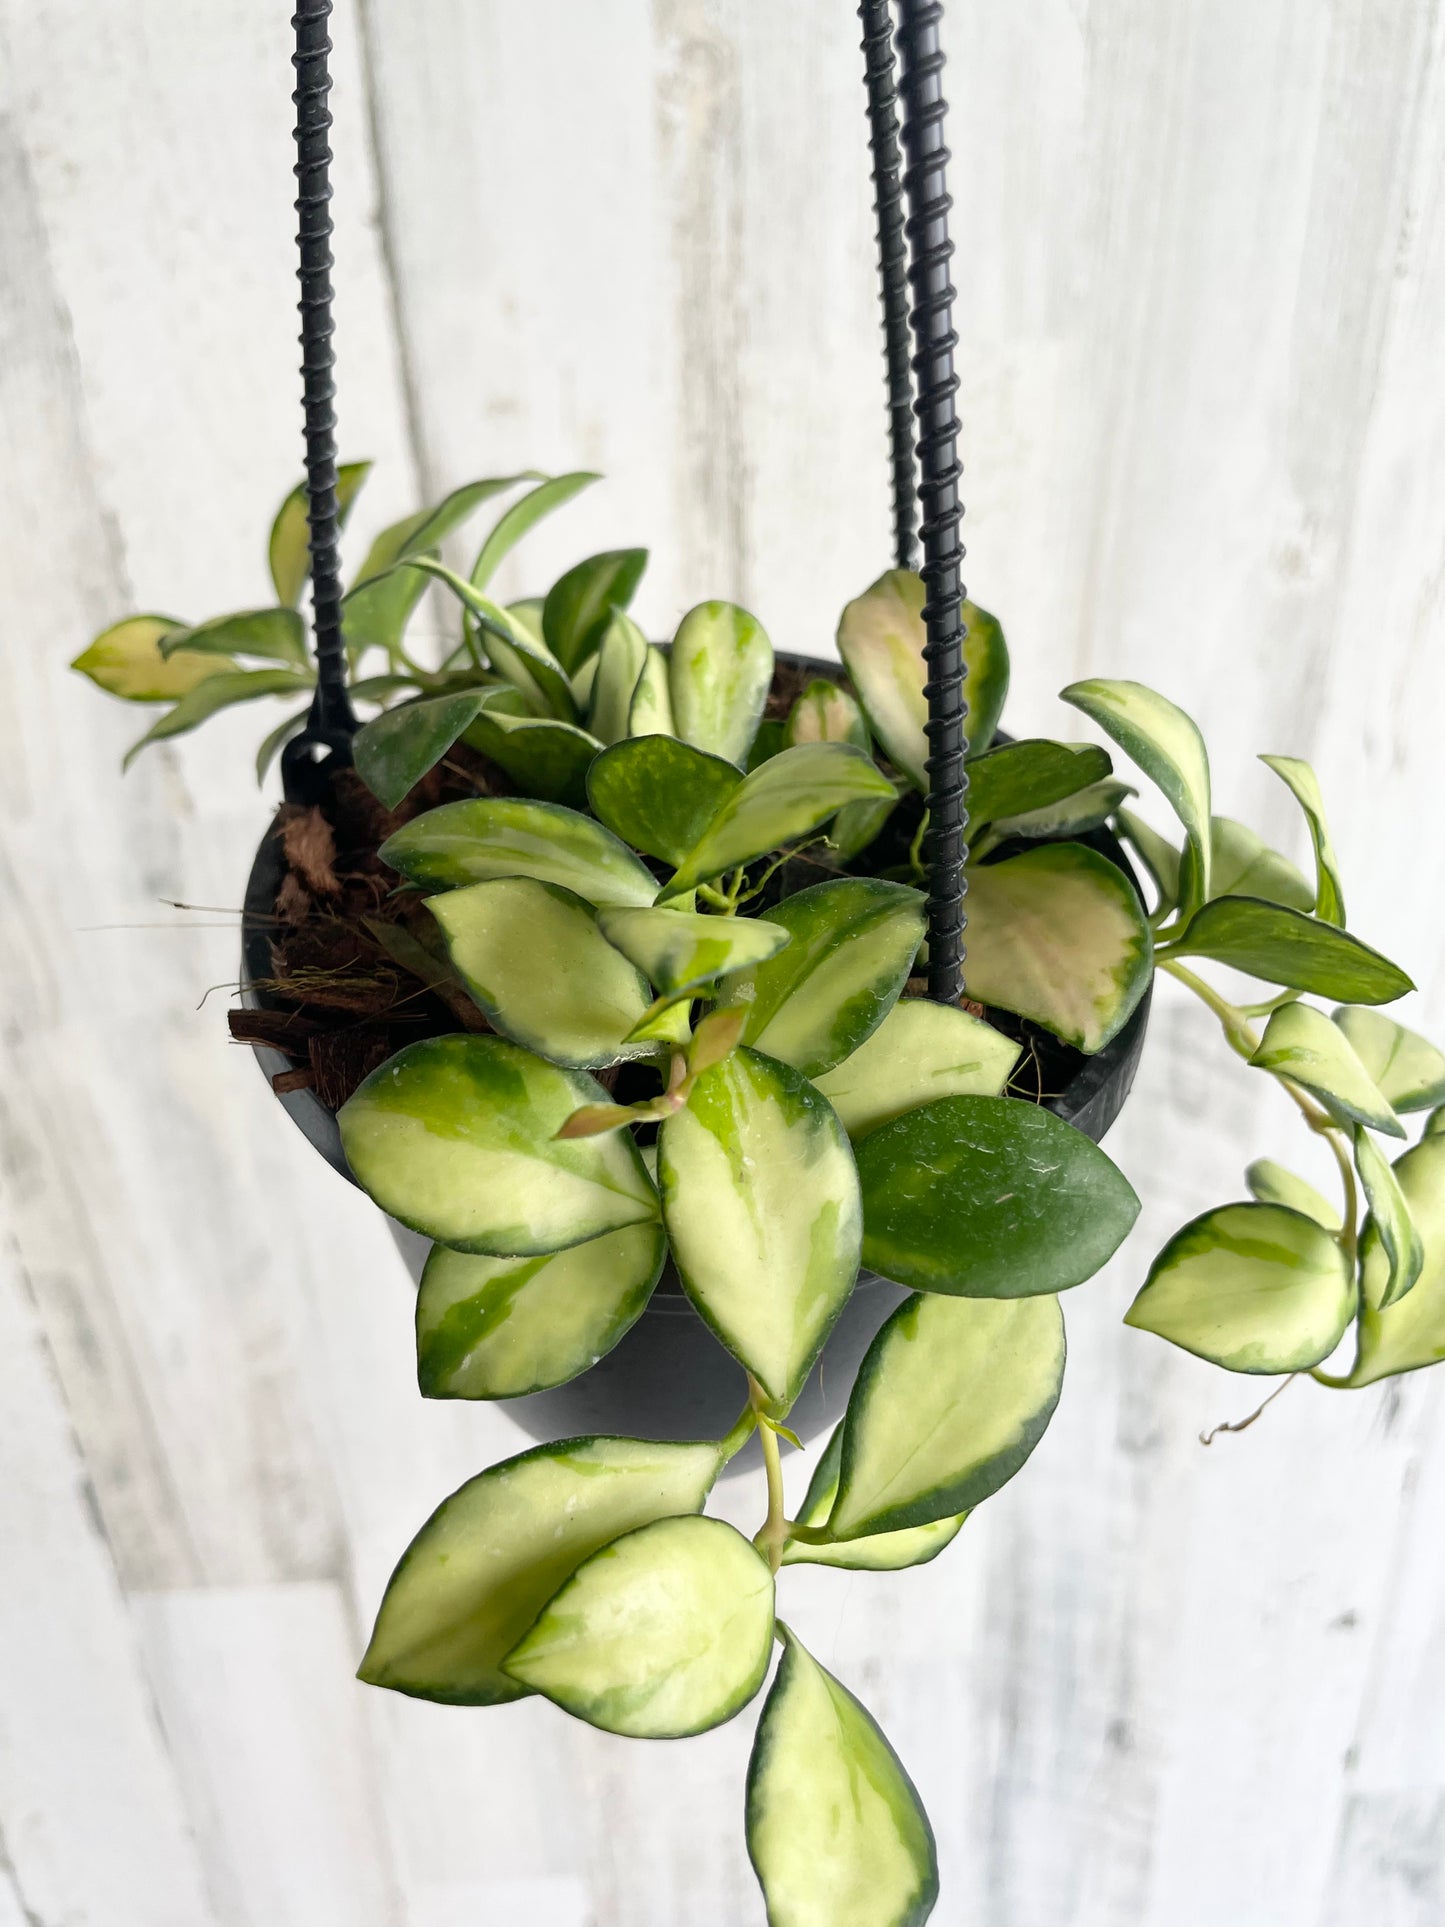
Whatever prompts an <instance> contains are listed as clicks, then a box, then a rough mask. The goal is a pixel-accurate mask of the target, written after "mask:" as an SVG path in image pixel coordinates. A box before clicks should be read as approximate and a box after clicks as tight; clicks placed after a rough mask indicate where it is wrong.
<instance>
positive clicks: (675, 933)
mask: <svg viewBox="0 0 1445 1927" xmlns="http://www.w3.org/2000/svg"><path fill="white" fill-rule="evenodd" d="M597 927H598V929H599V930H601V932H602V934H603V936H604V937H606V939H607V941H608V942H609V943H610V944H614V945H615V946H616V948H617V949H618V950H620V951H621V952H622V954H623V956H624V957H626V958H627V959H628V960H629V962H631V963H633V964H635V965H636V966H637V968H638V969H639V970H640V971H641V972H642V974H643V976H644V977H646V978H647V980H648V982H649V983H651V984H652V986H653V988H654V989H655V990H656V991H657V992H658V993H659V995H660V996H662V997H681V996H685V995H686V994H687V993H689V992H691V991H697V990H700V989H701V988H702V986H703V985H704V984H715V983H716V982H717V981H718V980H719V979H720V978H722V977H729V976H731V975H732V974H733V973H734V972H735V971H738V970H747V969H749V968H751V967H752V966H753V965H755V964H759V963H763V962H765V961H766V959H767V958H769V957H772V956H775V955H776V954H777V952H778V951H779V950H781V949H782V948H783V946H784V944H786V943H788V942H789V941H790V935H789V932H788V931H787V930H785V929H784V928H783V926H782V925H781V924H777V923H767V922H764V921H763V920H762V919H761V918H759V917H717V916H703V915H700V914H699V913H698V912H697V911H695V910H673V909H669V908H667V907H665V906H664V905H661V904H659V905H657V906H656V907H655V908H652V909H647V910H601V911H599V912H598V915H597Z"/></svg>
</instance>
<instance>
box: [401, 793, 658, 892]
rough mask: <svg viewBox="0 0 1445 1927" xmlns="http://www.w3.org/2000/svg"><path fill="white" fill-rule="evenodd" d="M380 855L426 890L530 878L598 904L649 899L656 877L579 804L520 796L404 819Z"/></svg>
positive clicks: (480, 799) (481, 799) (474, 800)
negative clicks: (574, 806)
mask: <svg viewBox="0 0 1445 1927" xmlns="http://www.w3.org/2000/svg"><path fill="white" fill-rule="evenodd" d="M378 854H379V855H380V857H381V860H382V862H383V863H389V864H390V865H391V867H392V868H393V869H394V870H400V871H401V873H402V875H403V876H405V877H408V878H410V880H411V881H412V882H413V883H419V884H421V885H422V886H423V887H424V888H426V889H429V890H452V889H456V888H457V887H458V886H460V885H462V884H466V883H481V882H483V881H485V880H487V879H489V878H491V877H515V876H529V877H536V878H537V879H538V880H539V882H542V883H560V884H561V885H562V887H563V889H564V890H572V891H575V892H576V894H577V895H578V896H579V897H581V898H583V899H584V901H585V902H587V903H591V904H596V905H598V906H601V905H604V904H643V903H651V902H652V900H653V898H654V897H655V896H656V895H657V887H658V886H657V879H656V878H655V877H654V876H653V875H652V873H651V871H649V870H647V869H645V868H644V867H643V865H642V864H641V863H639V862H638V860H637V858H636V857H635V856H634V855H633V854H632V852H631V850H629V849H628V848H627V846H626V844H625V843H619V842H618V840H617V838H616V837H615V836H614V835H613V834H612V832H611V831H610V830H608V829H604V828H603V826H602V825H601V824H600V823H594V822H593V820H592V819H591V817H589V816H583V815H582V814H581V812H580V811H578V810H569V809H564V808H562V806H561V805H560V804H557V803H536V802H532V801H530V800H527V799H525V798H522V797H513V796H477V797H468V798H467V799H466V800H465V801H463V802H460V803H443V804H442V806H441V807H440V809H435V810H428V811H427V812H426V813H425V815H423V816H416V817H413V818H412V820H411V822H410V823H406V824H403V826H402V827H401V829H399V830H398V831H397V832H396V834H395V835H394V836H391V837H388V839H387V840H386V842H385V843H383V844H382V846H381V849H380V851H379V852H378Z"/></svg>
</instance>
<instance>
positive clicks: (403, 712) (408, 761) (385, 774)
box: [351, 689, 486, 810]
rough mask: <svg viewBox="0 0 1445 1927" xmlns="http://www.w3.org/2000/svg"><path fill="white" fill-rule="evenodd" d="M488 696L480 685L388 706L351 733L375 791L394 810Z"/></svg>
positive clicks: (361, 767) (358, 762) (363, 772)
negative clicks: (454, 694) (459, 691)
mask: <svg viewBox="0 0 1445 1927" xmlns="http://www.w3.org/2000/svg"><path fill="white" fill-rule="evenodd" d="M485 701H486V697H485V695H484V694H483V692H482V691H481V690H479V689H475V690H469V691H466V692H464V693H463V694H460V695H456V696H429V697H423V698H422V699H421V700H420V701H419V702H414V703H398V704H397V706H396V708H395V709H384V710H382V712H381V714H380V715H379V716H373V718H372V719H371V721H370V722H369V723H365V724H363V726H362V727H361V728H360V729H359V730H358V731H357V732H356V735H355V736H354V737H353V738H352V745H351V748H352V755H353V756H354V758H355V760H356V768H357V771H358V772H359V774H360V776H361V779H362V781H363V782H364V783H365V784H366V786H367V788H368V789H369V790H370V791H371V793H372V795H373V796H376V797H379V798H380V800H381V801H382V802H383V803H384V804H385V805H386V807H387V808H388V809H389V810H394V809H395V808H396V806H397V804H398V803H400V802H401V800H402V798H403V797H405V796H407V795H408V794H409V793H410V792H411V790H412V789H413V788H414V787H415V785H416V784H418V783H419V782H420V781H421V779H422V777H423V776H425V775H426V773H427V771H428V770H429V769H432V768H433V767H434V766H435V765H436V764H437V763H439V762H440V761H441V759H442V758H443V756H445V755H446V753H447V751H448V750H449V749H450V748H451V746H452V744H453V743H454V742H455V741H456V740H457V738H458V737H459V736H460V735H461V734H462V733H463V731H464V730H465V729H466V728H467V726H468V724H470V723H472V722H474V721H475V720H476V717H477V714H478V712H479V711H480V710H481V708H482V707H483V705H484V703H485Z"/></svg>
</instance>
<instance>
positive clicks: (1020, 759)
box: [967, 737, 1112, 828]
mask: <svg viewBox="0 0 1445 1927" xmlns="http://www.w3.org/2000/svg"><path fill="white" fill-rule="evenodd" d="M1111 767H1112V766H1111V764H1110V762H1109V756H1108V752H1107V751H1106V750H1102V749H1099V748H1097V747H1096V746H1095V745H1094V744H1092V743H1090V744H1086V745H1085V746H1084V747H1083V748H1080V749H1073V748H1070V746H1069V745H1068V744H1067V743H1050V742H1046V741H1044V740H1043V739H1042V738H1041V737H1030V738H1028V739H1027V740H1026V741H1024V742H1021V743H1003V744H1000V746H999V747H998V748H997V749H990V750H986V751H985V752H984V753H983V754H982V755H981V756H972V757H970V758H969V762H968V799H967V800H968V820H969V823H970V825H971V826H972V827H974V828H978V827H981V826H982V825H983V824H985V823H996V822H997V821H998V820H999V818H1000V817H1006V816H1021V815H1023V814H1024V813H1025V812H1026V811H1029V810H1041V809H1044V808H1046V807H1047V806H1048V805H1049V804H1051V803H1059V802H1061V801H1062V800H1063V799H1064V798H1065V797H1068V796H1076V795H1077V794H1078V792H1079V791H1080V790H1082V789H1086V788H1087V787H1088V786H1089V785H1090V784H1092V783H1098V782H1100V781H1101V780H1102V779H1103V778H1104V777H1106V776H1107V775H1108V774H1109V771H1110V768H1111Z"/></svg>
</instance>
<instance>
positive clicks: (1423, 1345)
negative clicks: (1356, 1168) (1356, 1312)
mask: <svg viewBox="0 0 1445 1927" xmlns="http://www.w3.org/2000/svg"><path fill="white" fill-rule="evenodd" d="M1427 1133H1428V1127H1427ZM1394 1173H1395V1178H1396V1181H1397V1183H1398V1184H1399V1187H1400V1192H1401V1195H1402V1196H1403V1198H1404V1200H1405V1204H1406V1206H1407V1208H1408V1210H1409V1212H1410V1216H1411V1218H1412V1220H1413V1221H1414V1225H1415V1229H1416V1231H1417V1233H1418V1235H1419V1237H1420V1241H1421V1244H1422V1247H1423V1250H1424V1264H1423V1266H1422V1268H1421V1271H1420V1276H1419V1278H1418V1279H1417V1280H1416V1282H1415V1285H1414V1287H1413V1288H1412V1289H1411V1290H1410V1291H1409V1292H1408V1293H1407V1294H1406V1296H1405V1297H1404V1298H1402V1299H1400V1300H1399V1302H1398V1303H1396V1304H1393V1305H1389V1306H1386V1305H1385V1302H1384V1301H1385V1296H1386V1293H1387V1292H1388V1290H1389V1287H1390V1281H1391V1276H1392V1272H1393V1266H1392V1264H1391V1261H1390V1255H1389V1253H1388V1251H1387V1250H1386V1249H1385V1246H1384V1244H1383V1242H1382V1240H1381V1238H1380V1234H1379V1231H1378V1230H1377V1228H1376V1227H1375V1226H1374V1225H1373V1224H1370V1223H1367V1224H1366V1226H1365V1232H1364V1236H1363V1238H1362V1239H1361V1241H1360V1278H1361V1283H1362V1286H1363V1290H1364V1306H1363V1309H1362V1310H1361V1313H1360V1350H1359V1356H1358V1358H1357V1359H1356V1361H1355V1367H1354V1370H1353V1371H1352V1372H1351V1374H1350V1383H1351V1385H1373V1384H1374V1383H1375V1381H1376V1380H1377V1379H1381V1378H1390V1377H1393V1376H1394V1375H1395V1374H1396V1373H1397V1372H1414V1371H1418V1370H1419V1369H1420V1367H1421V1366H1423V1365H1435V1364H1438V1363H1439V1362H1440V1361H1441V1360H1442V1359H1445V1135H1442V1134H1441V1133H1439V1132H1434V1133H1428V1134H1427V1135H1426V1136H1425V1137H1424V1138H1422V1139H1421V1141H1420V1143H1419V1144H1417V1145H1416V1146H1415V1147H1414V1149H1413V1150H1410V1151H1406V1152H1405V1153H1404V1154H1403V1156H1401V1157H1398V1158H1396V1160H1395V1164H1394Z"/></svg>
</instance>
